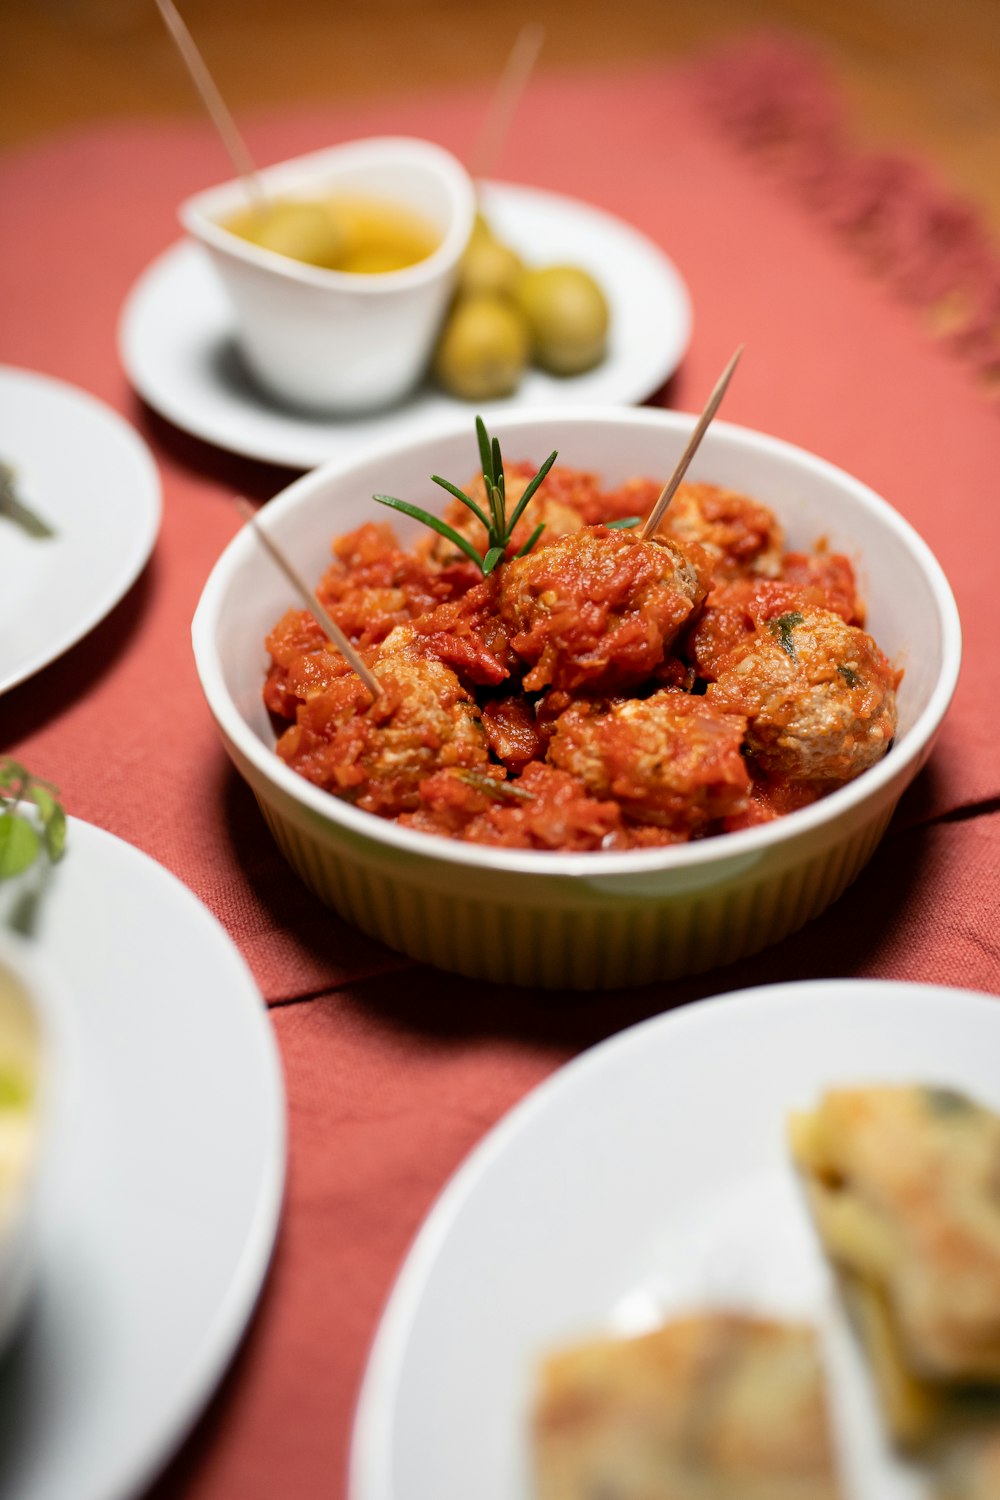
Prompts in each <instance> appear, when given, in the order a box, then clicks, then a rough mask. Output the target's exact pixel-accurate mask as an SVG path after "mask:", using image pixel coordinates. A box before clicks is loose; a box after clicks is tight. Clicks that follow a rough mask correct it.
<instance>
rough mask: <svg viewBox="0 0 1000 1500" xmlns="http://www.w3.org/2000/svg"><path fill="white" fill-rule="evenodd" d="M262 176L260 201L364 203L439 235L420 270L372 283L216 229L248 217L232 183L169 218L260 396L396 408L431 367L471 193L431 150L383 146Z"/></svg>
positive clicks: (337, 407)
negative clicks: (212, 293) (210, 267)
mask: <svg viewBox="0 0 1000 1500" xmlns="http://www.w3.org/2000/svg"><path fill="white" fill-rule="evenodd" d="M259 176H260V180H261V184H262V186H263V189H264V191H265V193H266V194H268V195H269V196H270V195H272V194H273V195H274V196H275V197H282V198H285V197H288V198H317V197H320V198H322V197H325V196H327V195H329V194H331V193H334V192H338V191H340V192H344V193H349V194H361V195H365V196H369V197H374V198H380V199H385V200H388V201H390V202H392V203H395V204H397V205H399V206H400V207H404V208H409V209H412V210H414V211H416V212H418V213H419V214H421V215H422V216H423V217H424V218H425V219H426V220H428V221H429V223H430V224H431V225H433V226H434V228H435V229H436V230H437V231H438V234H439V235H440V243H439V244H438V247H437V249H436V250H435V251H434V252H433V254H431V255H429V256H428V257H427V258H426V259H425V260H422V261H419V262H417V263H416V264H415V265H412V266H407V267H405V268H404V269H403V270H400V271H389V272H384V273H381V274H379V275H377V276H371V275H359V274H357V273H349V272H344V271H329V270H325V269H324V268H323V267H320V266H310V265H306V264H305V263H303V262H300V261H295V260H291V259H289V258H288V257H287V256H284V255H276V254H275V253H274V252H273V251H270V250H265V249H262V248H261V247H260V246H258V245H253V244H251V243H250V241H249V240H245V239H242V238H240V236H239V235H236V234H232V233H230V232H229V231H228V230H227V229H224V228H222V224H221V221H223V220H225V219H227V218H228V217H230V216H231V215H233V214H235V213H238V212H239V211H240V209H243V208H245V207H246V206H247V194H246V189H245V187H244V185H243V183H242V182H240V181H234V182H228V183H225V184H224V185H223V186H222V187H215V188H209V189H206V191H204V192H201V193H197V194H196V195H195V196H194V197H192V198H188V199H187V200H186V201H185V202H184V203H182V204H181V206H180V209H179V210H178V212H179V216H180V220H181V223H182V224H183V225H184V227H185V229H186V230H187V231H188V233H189V234H191V235H193V236H194V238H195V239H196V240H199V241H200V242H201V244H202V245H204V247H205V249H206V250H207V251H208V254H209V255H210V257H211V259H212V262H213V264H214V266H215V268H216V270H217V272H218V274H219V276H220V277H221V279H222V282H223V285H224V286H225V289H226V291H227V293H228V295H229V298H230V300H231V302H232V305H233V308H234V311H235V314H236V331H237V337H238V340H239V344H240V347H241V349H242V351H243V355H244V358H245V359H246V362H247V364H248V365H249V367H250V370H251V371H252V373H253V375H254V376H255V378H256V379H257V381H258V382H259V383H260V385H261V386H263V388H264V389H265V390H266V391H268V392H269V393H270V394H271V395H273V396H276V397H277V398H278V399H279V400H281V401H284V402H288V403H290V404H292V405H294V406H301V407H305V408H311V409H313V410H316V411H327V412H344V413H349V412H355V413H356V412H363V411H370V410H374V409H376V408H378V407H381V406H388V405H390V404H391V403H392V402H394V401H398V400H399V399H401V398H402V397H403V396H405V395H406V394H407V393H408V392H409V391H410V390H411V389H412V387H413V386H414V385H415V384H416V382H417V381H418V380H419V378H420V376H421V374H422V373H423V370H424V367H425V366H426V364H427V361H428V359H429V358H430V354H431V350H432V348H433V345H434V339H435V336H436V334H437V330H438V327H439V326H440V323H441V320H442V318H443V316H444V313H445V310H446V308H447V304H448V299H449V297H450V295H451V291H452V288H453V286H454V282H455V275H456V270H457V266H458V260H459V257H460V256H461V254H462V251H463V250H464V249H465V246H466V244H467V242H468V238H469V233H470V231H471V229H472V222H473V218H474V216H475V190H474V188H473V185H472V180H471V178H470V177H469V175H468V173H467V172H466V171H465V168H464V167H463V166H462V165H461V164H460V163H459V162H458V161H457V160H456V159H455V157H453V156H452V155H450V153H449V152H447V151H445V150H443V148H442V147H440V146H436V145H434V144H433V143H432V142H430V141H422V140H414V139H409V138H407V137H402V136H401V137H394V136H385V137H378V138H373V139H371V140H363V141H352V142H350V143H349V144H348V145H344V146H333V147H331V148H330V149H329V150H326V151H317V152H314V153H312V154H311V155H309V156H301V157H297V158H296V159H295V160H294V161H287V162H282V163H281V164H280V165H279V166H275V167H269V168H267V169H266V170H265V171H263V172H261V173H260V174H259Z"/></svg>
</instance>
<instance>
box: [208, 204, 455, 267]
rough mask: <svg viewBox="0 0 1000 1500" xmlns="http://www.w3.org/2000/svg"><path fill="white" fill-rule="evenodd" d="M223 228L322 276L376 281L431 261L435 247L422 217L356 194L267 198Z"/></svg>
mask: <svg viewBox="0 0 1000 1500" xmlns="http://www.w3.org/2000/svg"><path fill="white" fill-rule="evenodd" d="M223 228H225V229H228V230H229V232H230V233H231V234H235V235H239V236H240V238H241V239H245V240H249V241H250V243H251V244H254V245H258V246H260V248H262V249H264V250H272V251H274V252H275V253H276V254H278V255H286V256H289V257H290V258H291V259H292V260H299V261H303V262H304V263H306V264H307V265H311V266H321V267H323V268H325V269H326V270H328V271H347V272H351V273H354V274H356V275H379V274H382V273H385V272H386V271H401V270H403V269H404V268H405V267H406V266H412V265H415V264H416V263H417V262H418V261H421V260H426V258H427V256H428V255H432V254H433V253H434V251H435V250H436V249H437V247H438V245H439V244H440V242H441V236H440V234H439V232H438V231H437V229H436V228H435V227H434V225H433V224H431V223H430V222H429V221H428V220H427V219H426V218H424V216H423V215H422V214H419V213H417V212H415V211H414V210H413V209H412V208H408V207H404V206H403V205H401V204H396V203H391V202H389V201H388V200H385V199H381V198H376V197H364V196H361V195H358V194H354V195H351V194H346V193H334V194H332V195H330V196H329V197H327V198H323V199H312V198H268V199H265V200H263V201H262V202H261V203H255V204H251V205H249V206H248V207H246V208H243V209H241V210H240V211H239V212H238V213H235V214H232V215H230V216H229V217H228V218H226V219H225V220H224V221H223Z"/></svg>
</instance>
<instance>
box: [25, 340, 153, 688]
mask: <svg viewBox="0 0 1000 1500" xmlns="http://www.w3.org/2000/svg"><path fill="white" fill-rule="evenodd" d="M0 459H2V460H3V462H5V463H7V464H9V465H10V467H11V468H13V469H14V470H15V473H16V476H17V481H16V487H17V492H18V495H19V496H20V497H21V498H22V499H23V500H24V502H25V504H27V505H28V506H29V507H30V508H31V509H32V510H34V511H36V512H37V513H38V515H39V516H41V517H42V518H43V519H45V520H46V521H48V523H49V525H50V526H52V527H53V528H54V530H55V535H54V536H51V537H43V538H37V537H31V536H29V535H28V534H27V533H26V532H25V531H24V530H23V529H22V528H21V527H20V526H17V525H15V524H14V523H13V522H11V521H9V520H6V519H4V518H3V517H0V569H2V573H3V585H2V587H0V693H2V692H4V691H5V690H6V689H7V688H11V687H13V686H14V685H15V684H16V683H18V682H23V681H24V679H25V678H26V677H30V676H31V675H32V673H34V672H37V671H38V670H39V669H40V668H41V667H44V666H47V665H48V663H49V662H50V661H54V660H55V659H56V657H57V656H61V655H62V653H63V652H64V651H67V650H68V649H69V647H70V646H73V645H75V644H76V642H77V641H78V640H80V639H81V638H82V637H83V636H85V635H86V634H87V632H88V631H90V630H92V629H93V628H94V626H95V625H96V624H97V623H98V622H99V621H100V620H103V619H104V617H105V615H107V614H108V613H110V611H111V610H112V609H113V608H114V606H115V605H116V604H117V603H118V601H119V600H120V599H121V598H122V597H123V595H124V594H125V593H126V592H127V591H128V589H129V588H130V587H131V586H132V584H133V583H134V582H135V580H136V578H137V577H138V576H139V574H140V572H141V571H142V569H143V567H144V566H145V564H146V561H147V559H148V557H149V554H150V552H151V551H152V550H153V544H154V543H155V541H156V536H157V533H158V531H159V528H160V479H159V475H158V473H157V470H156V465H155V464H154V462H153V459H152V457H151V455H150V453H149V450H148V448H147V447H146V445H145V443H144V442H143V441H142V439H141V438H140V437H139V434H138V433H137V432H135V431H134V430H133V429H132V428H131V427H130V426H129V424H128V423H127V422H126V421H125V420H124V419H123V418H122V417H120V416H119V415H118V413H117V412H114V411H112V410H111V408H110V407H108V406H105V405H104V403H103V401H98V400H97V398H96V397H95V396H91V395H89V394H88V393H87V392H86V391H81V390H78V389H77V387H76V386H72V385H67V384H65V383H64V382H63V381H61V380H53V379H52V377H51V376H48V375H38V374H36V373H35V372H34V371H31V370H17V369H12V368H11V367H10V366H0Z"/></svg>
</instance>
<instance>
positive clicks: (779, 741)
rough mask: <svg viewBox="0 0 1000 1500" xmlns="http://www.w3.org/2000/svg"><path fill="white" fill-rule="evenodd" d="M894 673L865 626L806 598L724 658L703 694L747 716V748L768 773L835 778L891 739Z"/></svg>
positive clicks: (860, 766)
mask: <svg viewBox="0 0 1000 1500" xmlns="http://www.w3.org/2000/svg"><path fill="white" fill-rule="evenodd" d="M900 675H901V674H900V673H898V672H897V671H896V670H895V669H894V668H893V667H892V666H891V665H890V663H889V662H888V661H887V659H886V657H885V656H884V655H883V654H882V652H881V651H880V650H879V648H878V646H877V645H876V644H875V642H874V641H873V640H872V638H871V636H870V635H866V634H865V632H864V631H863V630H860V629H859V628H858V627H857V626H855V625H848V624H847V623H846V622H845V621H844V620H842V619H841V618H840V616H839V615H837V614H835V613H834V612H833V611H832V610H828V609H821V608H817V607H814V606H810V605H806V604H803V605H801V606H799V607H797V608H796V609H794V610H791V611H790V612H789V613H787V614H783V615H778V616H776V617H775V618H773V619H770V620H767V621H766V622H765V623H763V624H762V625H760V626H759V627H758V628H757V629H756V630H755V631H754V633H753V634H752V635H751V636H750V637H749V638H748V639H747V640H746V641H745V642H744V643H743V644H742V645H740V646H737V647H736V649H735V650H734V651H732V652H731V653H730V654H729V656H728V657H725V658H723V660H722V661H721V663H720V664H719V666H718V672H717V677H716V680H715V682H713V683H710V684H709V686H708V689H707V691H706V694H705V696H706V700H707V701H708V702H710V703H712V704H714V705H715V706H716V707H718V708H720V709H724V710H725V711H726V712H731V713H742V714H745V715H746V717H747V720H748V727H747V736H746V745H747V750H748V752H749V754H750V755H751V756H752V758H753V761H754V763H755V765H756V766H758V767H759V768H760V769H761V770H762V771H763V772H764V773H765V775H768V776H774V777H779V778H785V779H787V780H789V781H814V782H825V783H827V784H836V783H839V782H844V781H850V780H851V779H852V778H853V777H855V776H858V775H860V774H861V772H862V771H865V770H867V769H868V767H869V766H872V765H874V764H875V762H876V761H877V760H879V759H880V758H881V756H883V755H884V754H885V752H886V750H887V749H888V748H889V745H890V742H891V741H892V737H893V735H894V734H895V732H896V687H897V685H898V683H899V678H900Z"/></svg>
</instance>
